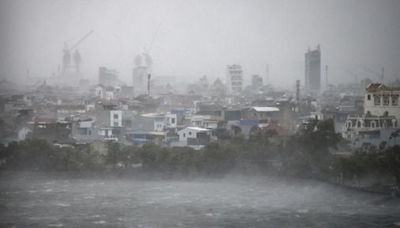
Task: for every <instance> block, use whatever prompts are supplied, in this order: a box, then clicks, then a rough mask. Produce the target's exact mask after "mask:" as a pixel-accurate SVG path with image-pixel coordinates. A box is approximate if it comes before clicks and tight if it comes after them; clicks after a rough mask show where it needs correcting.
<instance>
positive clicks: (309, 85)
mask: <svg viewBox="0 0 400 228" xmlns="http://www.w3.org/2000/svg"><path fill="white" fill-rule="evenodd" d="M305 88H306V92H307V93H308V94H312V95H314V96H315V95H318V94H319V93H320V91H321V49H320V46H319V45H318V46H317V48H316V49H315V50H310V49H308V51H307V52H306V54H305Z"/></svg>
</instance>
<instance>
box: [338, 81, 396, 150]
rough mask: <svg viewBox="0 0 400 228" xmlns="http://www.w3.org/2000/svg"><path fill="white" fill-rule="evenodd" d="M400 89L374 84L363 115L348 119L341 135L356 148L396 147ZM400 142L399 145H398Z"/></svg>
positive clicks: (368, 89)
mask: <svg viewBox="0 0 400 228" xmlns="http://www.w3.org/2000/svg"><path fill="white" fill-rule="evenodd" d="M399 95H400V88H394V87H388V86H385V85H383V84H381V83H372V84H370V85H368V87H367V88H366V93H365V98H364V114H362V115H350V116H348V117H347V120H346V123H345V126H344V127H343V131H342V135H343V137H344V138H345V139H347V140H349V141H351V142H352V145H353V147H361V146H363V145H366V144H368V145H369V144H372V145H375V146H380V145H381V144H382V143H385V144H389V145H393V144H397V143H396V140H395V139H394V138H393V136H394V135H395V134H394V133H395V132H397V131H398V130H399V128H400V126H399V120H400V105H399V103H398V102H399V101H398V99H399ZM399 143H400V142H399Z"/></svg>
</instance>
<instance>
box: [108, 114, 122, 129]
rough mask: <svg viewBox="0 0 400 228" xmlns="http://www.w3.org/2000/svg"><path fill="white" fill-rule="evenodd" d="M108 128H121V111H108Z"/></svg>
mask: <svg viewBox="0 0 400 228" xmlns="http://www.w3.org/2000/svg"><path fill="white" fill-rule="evenodd" d="M110 126H111V127H122V111H121V110H111V111H110Z"/></svg>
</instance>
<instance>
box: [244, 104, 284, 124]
mask: <svg viewBox="0 0 400 228" xmlns="http://www.w3.org/2000/svg"><path fill="white" fill-rule="evenodd" d="M279 115H280V110H279V108H277V107H251V108H248V109H245V110H243V113H242V118H243V119H245V120H257V121H258V122H260V123H262V122H263V123H266V122H269V121H271V120H278V119H279Z"/></svg>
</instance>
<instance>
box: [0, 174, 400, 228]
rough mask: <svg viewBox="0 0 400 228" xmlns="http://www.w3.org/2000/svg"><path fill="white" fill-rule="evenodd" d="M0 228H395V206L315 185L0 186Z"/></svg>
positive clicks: (237, 181) (253, 181) (399, 210)
mask: <svg viewBox="0 0 400 228" xmlns="http://www.w3.org/2000/svg"><path fill="white" fill-rule="evenodd" d="M0 227H400V202H399V201H398V200H385V197H384V196H381V195H375V194H368V193H361V192H357V191H353V190H347V189H342V188H337V187H333V186H330V185H327V184H323V183H318V182H311V181H307V182H296V183H294V182H293V181H282V180H277V179H270V178H269V179H268V178H248V177H247V178H243V177H241V178H239V177H230V178H225V179H211V180H196V181H138V180H130V179H126V178H125V179H118V180H113V179H109V178H108V179H103V180H102V179H99V178H94V179H87V178H85V179H76V178H75V179H67V178H54V177H53V178H50V177H47V178H46V177H34V176H32V175H29V177H28V176H23V175H19V176H17V177H12V178H11V177H8V178H4V177H2V178H1V180H0Z"/></svg>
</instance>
